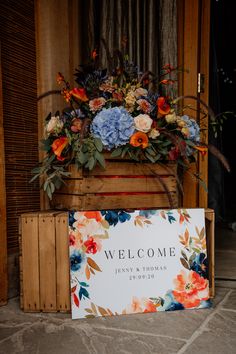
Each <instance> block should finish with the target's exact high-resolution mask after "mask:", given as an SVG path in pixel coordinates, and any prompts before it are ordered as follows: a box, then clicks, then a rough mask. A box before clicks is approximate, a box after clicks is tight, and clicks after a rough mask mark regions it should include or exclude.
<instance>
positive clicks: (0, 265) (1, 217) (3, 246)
mask: <svg viewBox="0 0 236 354" xmlns="http://www.w3.org/2000/svg"><path fill="white" fill-rule="evenodd" d="M6 230H7V225H6V185H5V154H4V130H3V97H2V66H1V47H0V306H1V305H5V304H6V303H7V231H6Z"/></svg>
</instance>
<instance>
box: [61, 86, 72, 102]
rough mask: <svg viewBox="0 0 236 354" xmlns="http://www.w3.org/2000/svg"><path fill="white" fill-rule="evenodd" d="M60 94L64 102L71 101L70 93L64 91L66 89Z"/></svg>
mask: <svg viewBox="0 0 236 354" xmlns="http://www.w3.org/2000/svg"><path fill="white" fill-rule="evenodd" d="M62 94H63V96H64V98H65V100H66V102H69V101H70V99H71V93H70V92H69V91H68V90H66V89H65V88H64V89H63V90H62Z"/></svg>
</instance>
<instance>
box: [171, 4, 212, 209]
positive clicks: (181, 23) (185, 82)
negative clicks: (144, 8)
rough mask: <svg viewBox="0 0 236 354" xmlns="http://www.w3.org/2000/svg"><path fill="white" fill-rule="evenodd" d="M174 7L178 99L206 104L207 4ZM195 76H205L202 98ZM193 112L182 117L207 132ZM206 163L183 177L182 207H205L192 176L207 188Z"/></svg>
mask: <svg viewBox="0 0 236 354" xmlns="http://www.w3.org/2000/svg"><path fill="white" fill-rule="evenodd" d="M177 6H178V65H179V66H180V67H183V68H184V69H185V71H183V72H182V74H180V75H179V79H180V84H179V95H185V96H186V95H192V96H195V97H199V98H201V99H202V100H203V101H204V102H205V103H206V104H208V77H209V75H208V74H209V45H210V43H209V23H210V0H206V1H202V0H178V1H177ZM186 70H188V72H187V71H186ZM198 73H203V74H204V75H205V92H204V93H202V94H199V93H198V90H197V81H198ZM184 105H191V107H192V108H193V109H194V110H195V109H198V108H200V106H199V104H198V103H197V102H196V101H195V100H193V99H185V100H184ZM201 108H202V107H201ZM194 110H192V109H191V110H186V111H185V113H186V114H189V115H191V116H192V117H194V118H195V119H197V120H198V123H199V125H200V127H201V128H207V127H208V117H206V118H205V119H202V117H199V116H198V115H197V114H196V112H194ZM199 118H200V119H199ZM201 140H202V141H203V142H205V143H207V131H205V134H204V133H202V136H201ZM207 159H208V157H207V156H205V157H202V156H199V158H198V160H197V163H196V165H195V166H194V165H192V166H191V169H190V170H189V171H188V172H187V173H186V174H185V175H184V197H183V206H184V207H187V208H190V207H203V208H206V207H207V192H206V191H205V190H204V189H203V188H202V187H201V186H199V184H198V182H197V180H196V178H195V177H194V176H193V175H194V174H195V173H198V174H199V175H200V177H201V178H202V179H203V181H204V182H205V184H206V185H207V180H208V163H207Z"/></svg>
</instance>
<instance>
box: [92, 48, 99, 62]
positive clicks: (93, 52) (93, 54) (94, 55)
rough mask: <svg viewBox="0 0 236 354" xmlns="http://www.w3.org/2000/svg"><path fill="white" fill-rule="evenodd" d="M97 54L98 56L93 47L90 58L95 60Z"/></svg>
mask: <svg viewBox="0 0 236 354" xmlns="http://www.w3.org/2000/svg"><path fill="white" fill-rule="evenodd" d="M97 56H98V53H97V49H94V50H93V51H92V53H91V58H92V59H93V60H95V59H96V57H97Z"/></svg>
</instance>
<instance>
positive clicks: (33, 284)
mask: <svg viewBox="0 0 236 354" xmlns="http://www.w3.org/2000/svg"><path fill="white" fill-rule="evenodd" d="M21 227H22V277H23V307H24V310H25V311H26V312H31V311H33V312H35V311H40V300H39V294H40V288H39V249H38V241H39V240H38V232H39V230H38V216H37V215H34V216H31V217H28V216H22V218H21Z"/></svg>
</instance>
